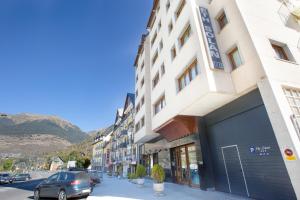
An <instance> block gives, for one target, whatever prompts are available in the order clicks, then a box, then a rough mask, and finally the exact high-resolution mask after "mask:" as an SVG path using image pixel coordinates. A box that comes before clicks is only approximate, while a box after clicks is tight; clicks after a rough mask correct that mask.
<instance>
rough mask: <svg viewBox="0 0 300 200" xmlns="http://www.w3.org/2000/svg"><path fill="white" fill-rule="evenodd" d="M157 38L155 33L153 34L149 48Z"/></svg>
mask: <svg viewBox="0 0 300 200" xmlns="http://www.w3.org/2000/svg"><path fill="white" fill-rule="evenodd" d="M156 38H157V32H155V33H154V35H153V37H152V40H151V46H153V44H154V42H155V40H156Z"/></svg>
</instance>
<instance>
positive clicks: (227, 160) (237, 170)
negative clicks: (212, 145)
mask: <svg viewBox="0 0 300 200" xmlns="http://www.w3.org/2000/svg"><path fill="white" fill-rule="evenodd" d="M222 155H223V160H224V167H225V171H226V176H227V182H228V189H229V192H230V193H233V194H238V195H243V196H249V192H248V188H247V182H246V178H245V174H244V170H243V165H242V162H241V158H240V154H239V149H238V147H237V145H232V146H226V147H222Z"/></svg>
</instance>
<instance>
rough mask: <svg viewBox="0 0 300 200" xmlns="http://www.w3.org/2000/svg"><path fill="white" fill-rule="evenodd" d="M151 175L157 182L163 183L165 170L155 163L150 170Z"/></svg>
mask: <svg viewBox="0 0 300 200" xmlns="http://www.w3.org/2000/svg"><path fill="white" fill-rule="evenodd" d="M151 177H152V178H153V179H154V181H155V182H157V183H163V182H164V180H165V170H164V168H163V167H162V166H160V165H159V164H155V165H154V166H153V168H152V171H151Z"/></svg>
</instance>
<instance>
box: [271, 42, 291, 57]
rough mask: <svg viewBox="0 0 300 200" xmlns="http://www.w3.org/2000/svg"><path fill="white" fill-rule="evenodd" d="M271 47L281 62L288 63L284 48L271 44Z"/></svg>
mask: <svg viewBox="0 0 300 200" xmlns="http://www.w3.org/2000/svg"><path fill="white" fill-rule="evenodd" d="M272 47H273V49H274V51H275V53H276V57H277V58H279V59H282V60H287V61H289V58H288V56H287V54H286V52H285V50H284V48H283V47H282V46H279V45H276V44H272Z"/></svg>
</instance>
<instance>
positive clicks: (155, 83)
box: [152, 73, 159, 89]
mask: <svg viewBox="0 0 300 200" xmlns="http://www.w3.org/2000/svg"><path fill="white" fill-rule="evenodd" d="M158 82H159V73H156V75H155V77H154V79H153V81H152V89H154V88H155V87H156V85H157V84H158Z"/></svg>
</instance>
